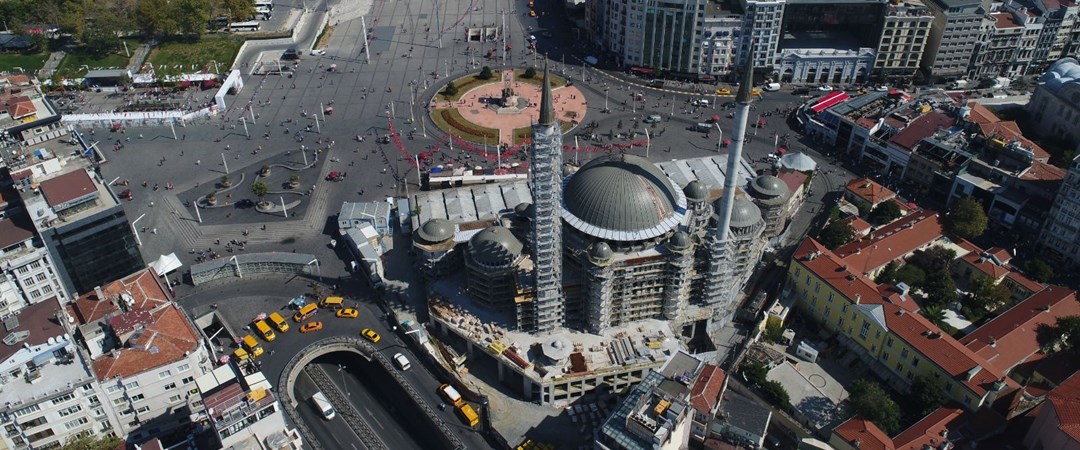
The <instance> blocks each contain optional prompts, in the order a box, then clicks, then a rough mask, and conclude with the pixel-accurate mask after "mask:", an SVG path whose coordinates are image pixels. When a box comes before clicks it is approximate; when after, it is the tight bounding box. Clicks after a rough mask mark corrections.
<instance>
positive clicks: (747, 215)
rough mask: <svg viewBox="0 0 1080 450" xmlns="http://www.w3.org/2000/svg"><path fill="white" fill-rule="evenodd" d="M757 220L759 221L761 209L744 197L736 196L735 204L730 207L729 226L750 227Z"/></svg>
mask: <svg viewBox="0 0 1080 450" xmlns="http://www.w3.org/2000/svg"><path fill="white" fill-rule="evenodd" d="M758 222H761V210H760V209H758V207H757V205H755V204H754V202H752V201H750V200H749V199H747V198H746V197H743V196H739V197H736V198H735V205H733V206H732V207H731V227H732V228H744V227H750V226H754V225H756V224H757V223H758Z"/></svg>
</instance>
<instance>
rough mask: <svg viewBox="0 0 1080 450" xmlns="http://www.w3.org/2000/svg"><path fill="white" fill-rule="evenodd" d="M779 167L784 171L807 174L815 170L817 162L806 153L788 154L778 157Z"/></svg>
mask: <svg viewBox="0 0 1080 450" xmlns="http://www.w3.org/2000/svg"><path fill="white" fill-rule="evenodd" d="M780 165H782V166H784V168H786V169H791V170H798V171H800V172H808V171H812V170H815V169H817V161H814V158H811V157H810V156H808V155H807V154H806V153H788V154H786V155H784V156H782V157H780Z"/></svg>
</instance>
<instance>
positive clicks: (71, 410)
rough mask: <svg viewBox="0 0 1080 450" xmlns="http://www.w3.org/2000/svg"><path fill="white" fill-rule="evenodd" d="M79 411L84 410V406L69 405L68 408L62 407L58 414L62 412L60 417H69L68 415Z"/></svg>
mask: <svg viewBox="0 0 1080 450" xmlns="http://www.w3.org/2000/svg"><path fill="white" fill-rule="evenodd" d="M79 411H82V406H80V405H75V406H71V407H68V408H64V409H61V410H60V412H59V413H58V414H60V417H67V416H70V415H72V414H75V413H77V412H79Z"/></svg>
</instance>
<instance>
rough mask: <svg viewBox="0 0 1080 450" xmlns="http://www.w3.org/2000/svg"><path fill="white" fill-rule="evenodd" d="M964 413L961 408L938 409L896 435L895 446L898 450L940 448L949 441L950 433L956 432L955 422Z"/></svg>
mask: <svg viewBox="0 0 1080 450" xmlns="http://www.w3.org/2000/svg"><path fill="white" fill-rule="evenodd" d="M963 413H964V410H962V409H959V408H946V407H941V408H938V409H936V410H935V411H934V412H932V413H930V414H929V415H928V416H926V417H923V418H922V420H919V421H918V422H916V423H915V424H914V425H912V426H911V427H910V428H908V429H906V430H904V431H902V432H901V433H900V434H898V435H896V437H895V438H893V440H892V441H893V445H895V446H896V449H897V450H923V449H924V448H926V447H925V446H926V445H930V446H931V447H932V448H938V447H939V446H940V445H941V444H943V443H945V442H947V441H948V432H949V431H950V430H955V428H956V426H955V425H956V424H955V422H954V421H956V419H957V418H959V417H960V416H961V415H962V414H963Z"/></svg>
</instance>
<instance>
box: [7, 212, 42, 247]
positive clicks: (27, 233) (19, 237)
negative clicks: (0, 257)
mask: <svg viewBox="0 0 1080 450" xmlns="http://www.w3.org/2000/svg"><path fill="white" fill-rule="evenodd" d="M32 237H34V224H33V223H32V222H30V217H29V216H27V215H26V214H19V215H17V216H14V217H11V218H7V219H3V220H0V248H7V247H9V246H12V245H15V244H18V243H20V242H23V241H25V240H27V239H30V238H32Z"/></svg>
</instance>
